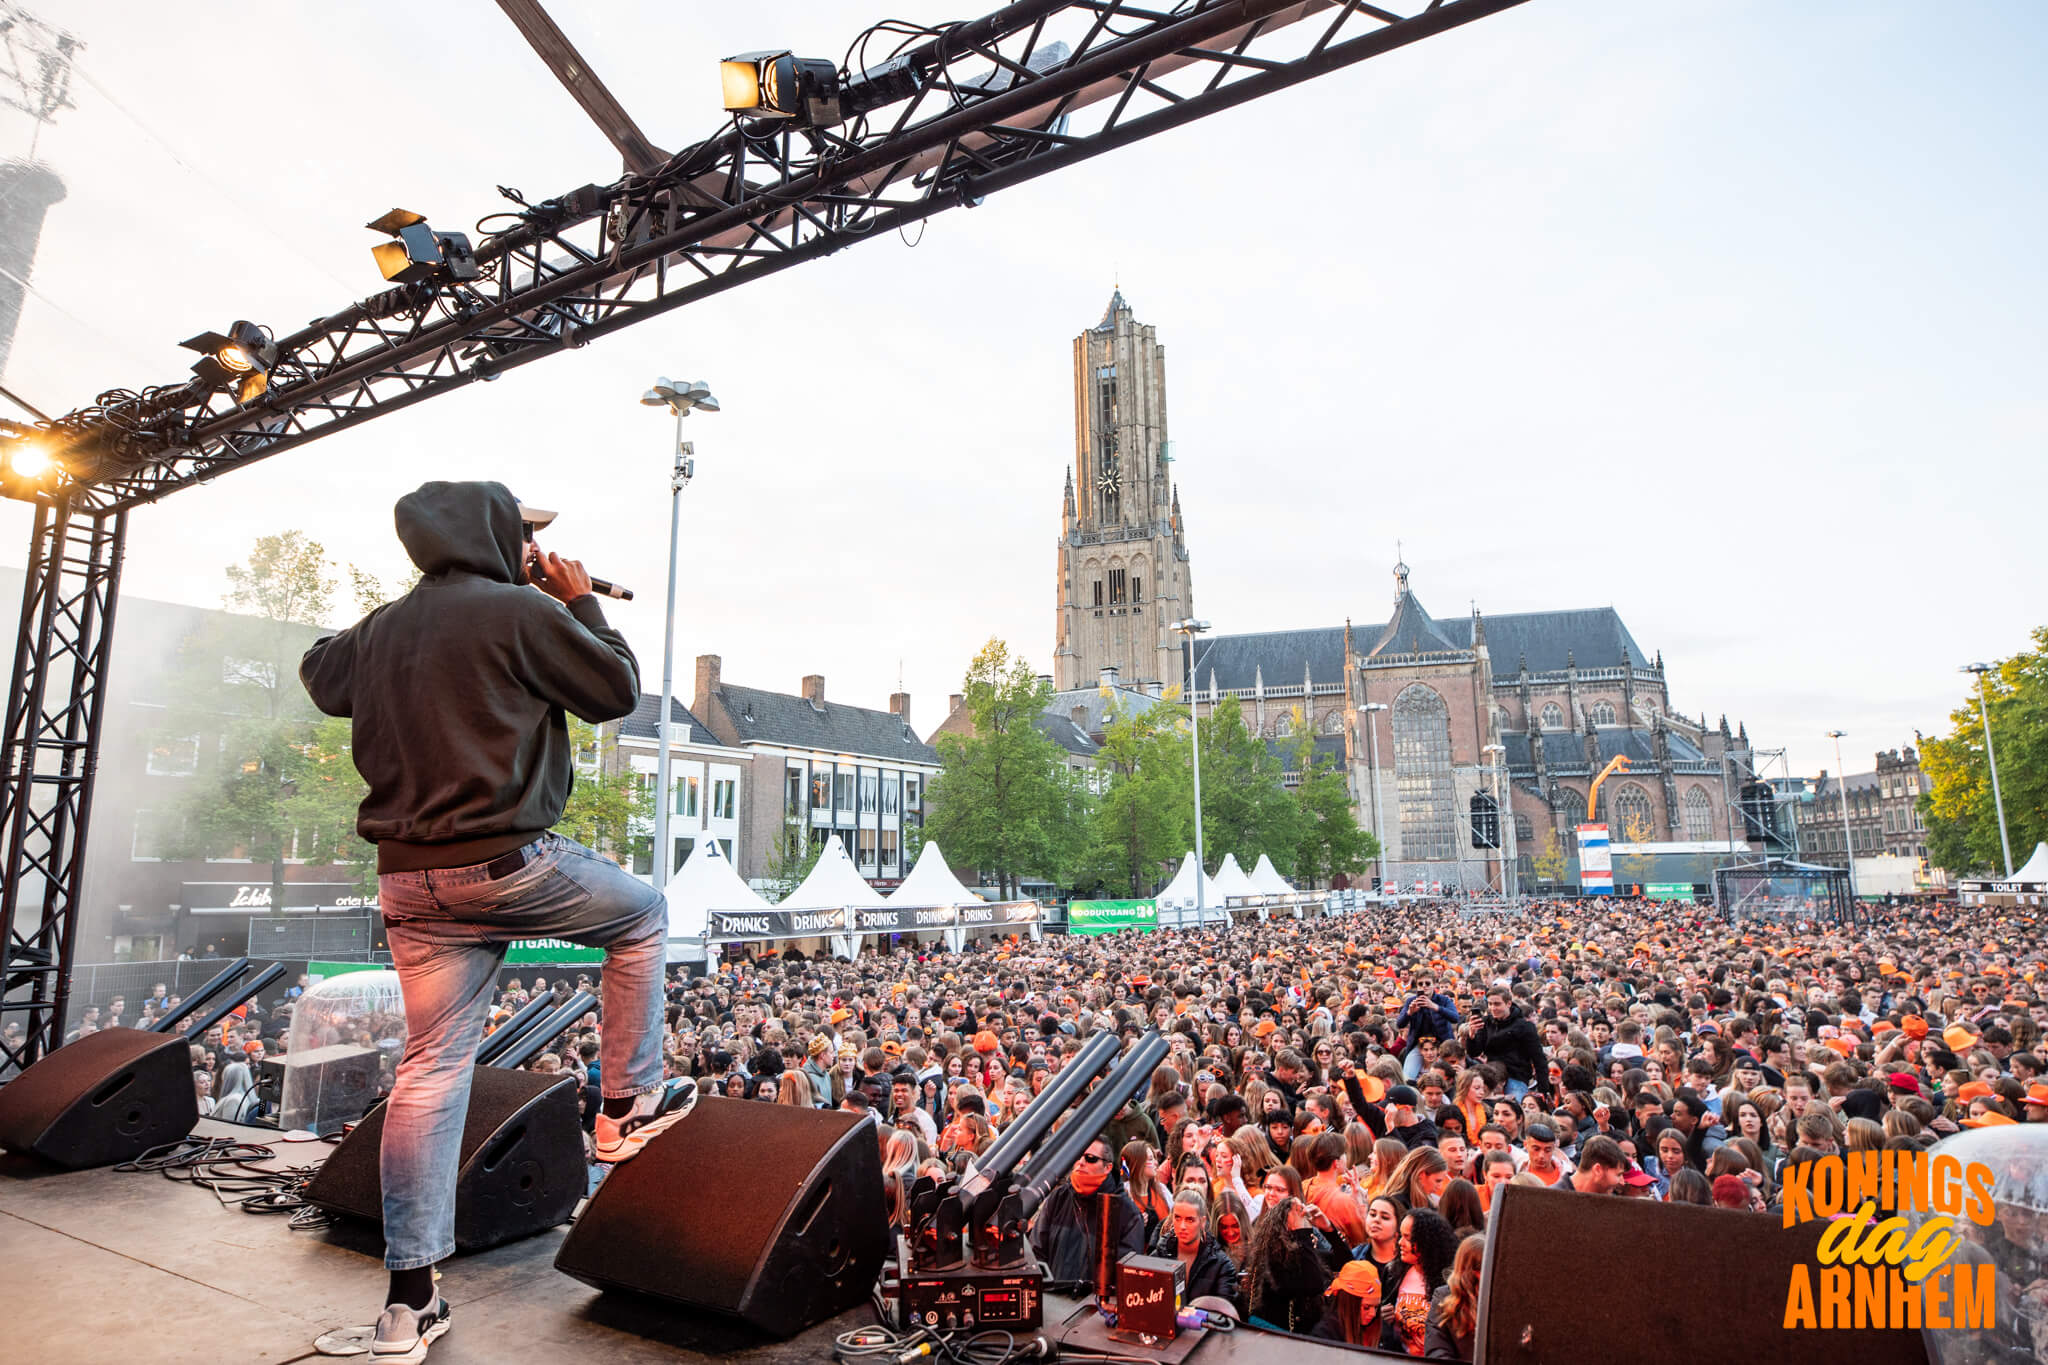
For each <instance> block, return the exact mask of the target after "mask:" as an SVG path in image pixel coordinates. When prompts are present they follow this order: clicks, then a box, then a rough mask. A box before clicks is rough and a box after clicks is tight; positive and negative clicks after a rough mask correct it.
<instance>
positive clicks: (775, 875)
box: [764, 825, 831, 902]
mask: <svg viewBox="0 0 2048 1365" xmlns="http://www.w3.org/2000/svg"><path fill="white" fill-rule="evenodd" d="M829 837H831V836H829V835H828V836H827V838H829ZM824 854H825V840H824V839H818V840H814V841H810V842H808V843H807V842H806V840H805V839H804V832H803V831H802V830H801V829H798V828H797V827H795V826H793V825H784V826H783V827H782V837H781V838H780V839H778V840H776V842H775V844H774V846H773V847H771V848H770V849H769V850H768V867H767V869H766V870H767V880H768V889H767V891H766V892H765V893H764V894H765V895H766V896H767V898H768V899H769V900H770V901H771V902H773V901H779V900H781V899H782V898H783V897H785V896H787V895H788V894H789V893H790V892H792V891H794V890H796V889H797V888H798V887H799V886H802V885H803V884H804V878H806V877H808V876H810V875H811V869H812V868H814V867H816V866H817V865H818V859H819V858H821V857H823V856H824Z"/></svg>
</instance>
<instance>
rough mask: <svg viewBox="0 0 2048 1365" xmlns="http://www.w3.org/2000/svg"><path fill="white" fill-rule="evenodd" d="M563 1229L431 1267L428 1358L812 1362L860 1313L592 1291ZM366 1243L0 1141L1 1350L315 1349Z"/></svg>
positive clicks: (341, 1308)
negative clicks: (561, 1250) (774, 1314)
mask: <svg viewBox="0 0 2048 1365" xmlns="http://www.w3.org/2000/svg"><path fill="white" fill-rule="evenodd" d="M197 1131H198V1132H199V1133H200V1134H201V1135H205V1136H223V1137H225V1136H235V1137H242V1138H244V1139H247V1140H256V1141H261V1140H263V1138H262V1137H253V1138H252V1137H251V1135H252V1134H253V1133H256V1132H258V1131H259V1130H252V1129H248V1128H241V1127H237V1126H234V1125H230V1124H217V1123H212V1122H209V1121H202V1122H201V1123H200V1125H199V1128H198V1130H197ZM270 1136H274V1135H270ZM282 1150H283V1151H284V1152H285V1153H287V1154H288V1155H287V1156H286V1157H285V1158H284V1159H283V1164H286V1165H298V1164H310V1163H311V1162H312V1160H313V1159H314V1158H315V1157H316V1156H319V1155H324V1154H325V1153H326V1151H327V1150H329V1148H328V1146H327V1144H324V1143H306V1144H303V1145H297V1144H295V1145H293V1146H289V1147H285V1148H283V1149H282ZM565 1232H566V1229H557V1230H555V1231H553V1232H547V1233H542V1234H540V1235H539V1236H536V1237H529V1238H527V1239H525V1240H523V1241H519V1242H514V1243H512V1244H511V1245H509V1246H502V1247H498V1248H497V1249H495V1250H493V1251H487V1252H482V1253H479V1254H477V1255H473V1256H458V1257H456V1258H454V1259H453V1260H451V1261H449V1262H447V1263H445V1264H444V1266H443V1268H442V1279H441V1292H442V1293H443V1294H444V1295H446V1296H447V1298H448V1301H449V1303H450V1304H451V1305H452V1306H453V1307H454V1310H455V1325H454V1327H453V1328H452V1329H451V1330H450V1331H449V1333H448V1335H447V1336H445V1337H443V1338H442V1339H441V1340H440V1341H438V1342H436V1343H435V1345H434V1347H433V1350H432V1351H431V1352H430V1353H429V1356H428V1359H429V1360H430V1361H431V1362H433V1363H434V1365H472V1363H473V1365H483V1363H484V1362H491V1363H492V1365H502V1362H504V1361H505V1360H507V1359H519V1360H527V1361H533V1360H545V1359H565V1360H596V1359H602V1360H605V1361H608V1362H619V1363H620V1365H628V1363H630V1362H640V1361H676V1360H703V1359H707V1358H711V1357H716V1358H718V1359H722V1360H731V1361H738V1362H745V1363H746V1365H783V1362H796V1361H816V1360H820V1359H823V1358H826V1357H827V1356H828V1355H829V1352H830V1349H831V1337H832V1336H833V1334H834V1333H837V1332H840V1331H845V1330H849V1329H851V1328H854V1327H858V1326H861V1325H863V1324H865V1323H868V1322H871V1321H873V1318H874V1314H873V1313H872V1312H871V1311H869V1310H867V1309H865V1308H863V1309H859V1310H856V1311H853V1312H849V1313H847V1314H845V1315H844V1318H843V1320H841V1321H837V1322H834V1323H831V1324H827V1325H824V1326H821V1327H818V1328H814V1329H813V1330H812V1331H811V1332H809V1333H806V1334H805V1335H803V1336H800V1337H798V1338H796V1339H795V1340H793V1341H788V1342H776V1341H769V1340H767V1339H765V1338H763V1337H761V1336H759V1335H758V1334H755V1333H753V1332H751V1331H750V1330H749V1329H747V1328H745V1327H744V1326H739V1325H736V1324H735V1325H728V1324H725V1323H722V1322H720V1321H718V1320H717V1319H714V1318H708V1317H704V1318H697V1317H685V1316H684V1315H682V1314H681V1313H679V1312H676V1311H675V1310H673V1309H665V1308H663V1307H661V1306H659V1305H657V1304H653V1303H650V1302H645V1301H642V1300H639V1299H635V1298H632V1297H630V1296H626V1295H616V1294H613V1295H600V1294H599V1293H598V1292H597V1291H596V1290H595V1289H592V1288H590V1287H589V1286H588V1285H585V1284H582V1283H580V1282H579V1281H576V1280H572V1279H570V1278H569V1277H568V1276H566V1275H563V1274H561V1273H559V1272H558V1271H556V1269H555V1267H554V1260H555V1249H556V1248H557V1247H558V1246H559V1245H560V1244H561V1240H562V1237H563V1235H564V1233H565ZM381 1256H382V1245H381V1243H380V1242H379V1241H378V1239H377V1237H376V1234H375V1233H374V1231H371V1230H369V1229H366V1228H363V1227H360V1226H355V1227H351V1226H348V1225H345V1224H344V1225H341V1226H338V1227H333V1228H327V1229H322V1230H306V1231H296V1230H294V1229H293V1228H292V1227H291V1226H290V1219H289V1216H288V1215H285V1214H264V1215H257V1214H248V1213H243V1212H241V1211H239V1210H237V1209H229V1208H223V1207H221V1205H220V1204H219V1203H218V1202H217V1201H216V1200H215V1198H214V1196H213V1195H212V1194H211V1193H209V1192H208V1191H207V1190H205V1189H202V1188H199V1187H197V1186H192V1185H184V1184H177V1183H174V1182H172V1181H170V1180H167V1179H165V1178H164V1177H163V1176H161V1175H156V1174H139V1173H124V1172H116V1171H112V1170H98V1171H75V1172H55V1173H53V1172H51V1171H49V1170H48V1168H46V1167H42V1166H40V1165H37V1164H35V1163H33V1162H30V1161H28V1160H26V1159H24V1158H20V1157H15V1156H11V1155H0V1267H5V1270H6V1272H7V1274H8V1276H9V1278H10V1281H11V1282H12V1284H13V1286H14V1289H15V1292H14V1294H13V1295H12V1296H11V1301H10V1303H9V1305H8V1309H7V1315H6V1316H7V1336H8V1339H9V1340H10V1341H13V1342H16V1343H18V1344H19V1345H20V1346H21V1347H22V1348H23V1349H22V1351H21V1352H20V1354H19V1355H18V1356H17V1357H16V1358H18V1359H22V1360H36V1361H48V1362H64V1363H65V1365H70V1362H99V1361H113V1360H121V1361H135V1362H143V1361H147V1362H152V1363H154V1362H164V1365H170V1362H184V1361H191V1362H204V1363H205V1365H220V1363H221V1362H224V1361H226V1362H235V1363H236V1365H241V1363H242V1362H249V1365H257V1363H258V1362H262V1363H263V1365H272V1363H273V1362H283V1361H298V1360H306V1359H313V1360H319V1359H324V1358H325V1357H322V1356H320V1355H319V1354H318V1352H316V1351H315V1350H314V1346H313V1342H314V1339H315V1338H316V1337H318V1336H319V1335H320V1334H321V1333H323V1332H326V1331H329V1330H331V1329H333V1328H336V1327H347V1326H352V1325H357V1324H361V1323H365V1322H373V1321H375V1319H376V1316H377V1312H378V1310H379V1309H380V1308H381V1306H382V1300H383V1294H384V1270H383V1262H382V1260H381ZM558 1353H559V1354H558ZM349 1358H350V1357H339V1359H349ZM353 1359H357V1360H364V1359H367V1357H362V1356H357V1357H353Z"/></svg>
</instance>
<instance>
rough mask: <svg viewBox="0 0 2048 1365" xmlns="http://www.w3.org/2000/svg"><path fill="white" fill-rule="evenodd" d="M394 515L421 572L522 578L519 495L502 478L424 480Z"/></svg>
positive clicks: (512, 580)
mask: <svg viewBox="0 0 2048 1365" xmlns="http://www.w3.org/2000/svg"><path fill="white" fill-rule="evenodd" d="M393 520H394V521H395V522H396V523H397V527H398V540H399V543H400V544H401V545H403V546H405V552H406V554H408V555H410V556H411V557H412V562H413V563H414V564H416V565H418V566H419V570H420V572H421V573H423V574H426V575H428V576H430V577H431V576H434V575H437V574H445V573H448V572H450V571H452V570H457V569H460V570H463V571H464V572H467V573H473V574H476V575H477V576H479V577H481V578H488V579H492V580H493V581H495V582H499V583H518V582H520V581H522V573H521V570H522V568H523V567H524V565H525V561H526V547H525V536H524V534H523V533H522V532H521V530H520V524H519V500H518V499H517V498H514V497H513V496H512V490H511V489H509V488H507V487H505V485H504V484H502V483H488V482H472V483H445V482H442V481H440V480H435V481H433V482H431V483H423V484H421V485H420V486H419V487H418V488H416V489H414V490H413V491H412V492H410V493H407V494H406V495H405V496H404V497H402V498H400V499H399V500H398V505H397V507H396V508H394V509H393Z"/></svg>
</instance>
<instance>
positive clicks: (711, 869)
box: [661, 839, 768, 938]
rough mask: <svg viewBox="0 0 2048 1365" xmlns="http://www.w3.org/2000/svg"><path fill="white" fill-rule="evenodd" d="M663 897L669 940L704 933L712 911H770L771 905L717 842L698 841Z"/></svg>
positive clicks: (664, 891) (669, 881) (664, 889)
mask: <svg viewBox="0 0 2048 1365" xmlns="http://www.w3.org/2000/svg"><path fill="white" fill-rule="evenodd" d="M661 894H662V896H663V898H664V899H666V900H667V901H668V934H669V937H670V938H690V937H695V936H696V935H698V934H701V933H703V932H704V930H705V927H706V926H707V925H708V924H710V922H711V912H712V911H713V910H766V909H767V908H768V902H767V901H765V900H762V899H761V897H760V896H758V895H756V894H755V892H754V888H753V887H751V886H748V885H747V884H746V883H745V882H743V881H741V880H740V874H739V873H737V872H735V871H733V869H732V862H731V860H730V859H728V858H727V857H726V856H725V850H724V849H722V848H720V847H719V846H718V841H717V840H716V839H699V840H698V841H697V847H696V849H695V851H693V852H692V853H691V854H690V856H689V858H688V859H687V860H686V861H685V862H684V863H683V865H682V866H681V867H680V868H677V869H676V875H675V876H673V877H671V878H669V880H668V885H667V886H666V887H664V888H662V893H661Z"/></svg>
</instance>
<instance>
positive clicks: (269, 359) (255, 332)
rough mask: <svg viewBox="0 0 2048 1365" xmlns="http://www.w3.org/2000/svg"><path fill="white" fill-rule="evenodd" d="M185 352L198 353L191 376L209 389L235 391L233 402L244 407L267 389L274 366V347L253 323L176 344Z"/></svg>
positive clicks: (201, 334)
mask: <svg viewBox="0 0 2048 1365" xmlns="http://www.w3.org/2000/svg"><path fill="white" fill-rule="evenodd" d="M179 345H181V346H183V347H184V348H185V349H186V350H188V351H197V352H199V359H198V360H196V361H194V362H193V363H192V373H194V374H196V375H198V376H199V377H200V379H202V380H204V381H205V382H206V384H207V386H208V387H209V388H215V389H226V388H232V389H233V390H234V391H235V401H236V402H237V403H240V404H242V405H243V406H245V407H246V406H247V405H248V404H250V403H253V402H254V401H256V400H257V399H258V398H261V397H262V396H263V391H264V390H265V389H267V388H269V387H270V367H271V366H272V365H274V364H276V363H277V345H276V343H275V342H273V341H272V340H271V339H270V334H269V333H268V332H266V331H264V330H263V328H261V327H259V326H257V325H256V324H255V323H253V322H237V323H236V324H235V325H234V326H232V327H230V328H228V331H227V335H226V336H222V335H221V334H220V333H219V332H201V333H200V334H199V335H198V336H196V337H193V338H192V339H191V340H190V341H184V342H180V343H179Z"/></svg>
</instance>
